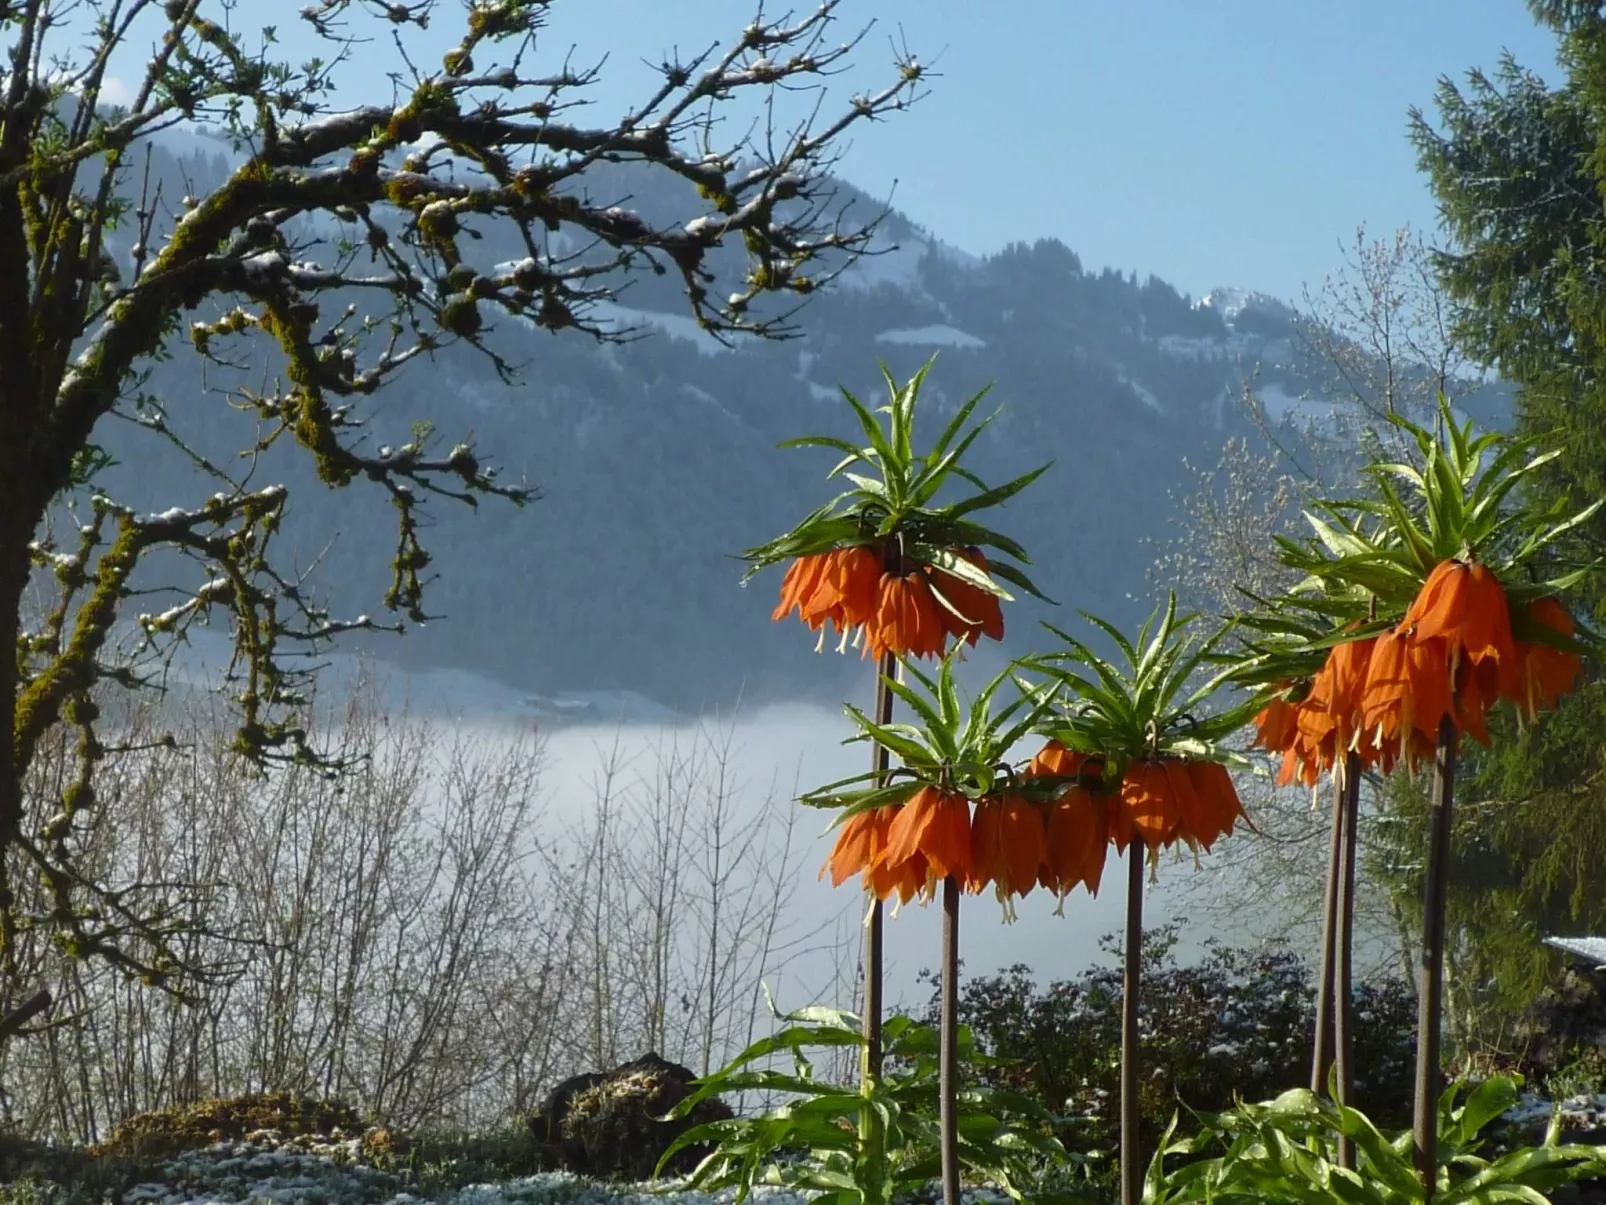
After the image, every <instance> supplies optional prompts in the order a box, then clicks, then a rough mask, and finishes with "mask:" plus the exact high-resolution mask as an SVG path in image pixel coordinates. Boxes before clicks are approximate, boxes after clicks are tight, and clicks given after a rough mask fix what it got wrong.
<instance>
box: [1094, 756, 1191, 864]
mask: <svg viewBox="0 0 1606 1205" xmlns="http://www.w3.org/2000/svg"><path fill="white" fill-rule="evenodd" d="M1181 827H1182V813H1181V811H1180V810H1179V809H1178V807H1177V798H1176V795H1175V794H1173V792H1172V788H1171V783H1170V780H1169V779H1168V777H1167V775H1166V767H1165V762H1163V761H1135V762H1133V763H1132V764H1131V765H1130V766H1128V767H1127V771H1126V777H1125V778H1123V779H1122V780H1121V792H1120V794H1119V795H1118V796H1117V797H1116V800H1115V815H1114V816H1113V817H1112V823H1111V825H1110V829H1111V836H1112V838H1113V839H1114V841H1115V848H1116V850H1117V851H1118V852H1124V851H1125V849H1126V847H1127V845H1129V844H1130V843H1131V842H1132V841H1133V840H1134V839H1136V840H1139V841H1142V842H1143V844H1144V845H1145V846H1146V847H1148V848H1149V849H1159V848H1160V847H1161V846H1162V845H1167V844H1169V843H1170V842H1172V841H1174V840H1175V839H1176V837H1177V834H1178V832H1179V831H1180V829H1181Z"/></svg>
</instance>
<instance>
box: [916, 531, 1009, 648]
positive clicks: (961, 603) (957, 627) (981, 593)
mask: <svg viewBox="0 0 1606 1205" xmlns="http://www.w3.org/2000/svg"><path fill="white" fill-rule="evenodd" d="M958 555H959V557H960V558H961V559H962V560H966V561H969V562H970V563H971V564H972V565H974V566H976V568H978V569H980V570H981V571H982V572H983V573H985V572H987V558H986V557H985V556H984V555H983V554H982V551H981V549H980V548H967V549H965V550H964V551H963V552H961V553H959V554H958ZM931 585H932V588H933V590H934V591H935V593H936V594H938V595H940V596H941V597H940V598H938V599H937V600H936V602H937V611H938V615H939V617H940V618H941V620H942V626H943V630H944V631H945V632H947V633H948V634H949V635H950V636H954V637H957V638H958V639H960V640H964V641H966V642H967V643H968V644H970V645H971V646H974V645H975V644H976V641H977V638H978V637H981V636H986V637H987V638H988V639H990V640H1002V639H1003V638H1004V608H1003V606H1002V605H1001V604H1000V602H999V598H998V595H996V594H994V593H992V592H991V591H988V590H983V589H982V588H981V587H980V586H973V585H971V584H970V583H969V582H967V581H965V580H964V579H963V578H959V577H955V576H954V575H953V574H951V573H948V572H946V571H944V570H942V569H937V568H935V567H933V568H932V569H931ZM944 600H946V601H947V603H948V605H947V606H944V605H943V602H944ZM950 608H951V609H950ZM955 611H957V612H958V614H957V615H956V614H955V613H954V612H955Z"/></svg>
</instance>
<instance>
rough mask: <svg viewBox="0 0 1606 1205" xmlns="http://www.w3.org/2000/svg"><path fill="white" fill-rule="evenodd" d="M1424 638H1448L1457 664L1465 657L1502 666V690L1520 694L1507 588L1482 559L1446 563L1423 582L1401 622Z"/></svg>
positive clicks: (1452, 661) (1450, 657)
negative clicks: (1480, 561)
mask: <svg viewBox="0 0 1606 1205" xmlns="http://www.w3.org/2000/svg"><path fill="white" fill-rule="evenodd" d="M1400 626H1401V627H1402V628H1404V629H1406V630H1407V631H1409V632H1411V633H1413V635H1412V639H1413V640H1419V641H1432V640H1442V641H1444V643H1445V648H1446V651H1447V657H1448V662H1449V665H1450V666H1451V668H1452V669H1453V668H1454V667H1456V666H1458V665H1460V664H1461V662H1462V661H1469V662H1471V663H1472V664H1474V665H1477V664H1481V663H1482V662H1484V661H1491V662H1494V663H1495V664H1496V665H1498V666H1499V667H1500V678H1499V684H1500V693H1501V694H1505V695H1508V696H1509V695H1511V694H1514V693H1515V692H1516V689H1517V680H1518V666H1517V655H1516V644H1515V641H1514V640H1513V639H1512V635H1511V614H1510V608H1509V606H1508V604H1507V602H1506V590H1505V587H1504V586H1502V585H1501V584H1500V579H1499V578H1498V577H1496V576H1495V575H1494V573H1493V571H1491V570H1490V569H1489V567H1488V566H1486V565H1483V564H1480V563H1478V562H1476V561H1474V562H1471V563H1468V562H1465V561H1457V560H1450V561H1442V562H1440V563H1439V564H1438V565H1436V566H1435V567H1434V569H1433V572H1432V573H1430V574H1429V575H1428V580H1427V581H1426V582H1424V583H1423V584H1422V589H1421V590H1420V591H1419V592H1418V594H1417V596H1416V599H1415V600H1414V601H1413V602H1412V603H1411V606H1410V608H1409V609H1408V610H1407V611H1406V613H1405V618H1404V619H1403V620H1402V621H1401V625H1400Z"/></svg>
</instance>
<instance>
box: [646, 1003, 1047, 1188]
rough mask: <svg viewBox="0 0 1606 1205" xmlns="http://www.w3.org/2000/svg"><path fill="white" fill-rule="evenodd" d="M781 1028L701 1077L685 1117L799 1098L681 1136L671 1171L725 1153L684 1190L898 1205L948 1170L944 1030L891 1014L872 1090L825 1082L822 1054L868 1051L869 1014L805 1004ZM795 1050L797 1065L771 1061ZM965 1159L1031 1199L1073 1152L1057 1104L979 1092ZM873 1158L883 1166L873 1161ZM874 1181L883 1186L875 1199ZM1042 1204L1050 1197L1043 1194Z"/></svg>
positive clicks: (979, 1174)
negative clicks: (679, 1161)
mask: <svg viewBox="0 0 1606 1205" xmlns="http://www.w3.org/2000/svg"><path fill="white" fill-rule="evenodd" d="M779 1020H780V1021H781V1023H782V1027H781V1028H780V1029H779V1030H778V1031H777V1032H776V1033H774V1034H772V1035H771V1036H769V1037H767V1038H763V1039H761V1040H759V1041H757V1042H755V1043H753V1045H751V1046H749V1047H748V1048H747V1049H746V1050H744V1051H743V1052H742V1053H741V1054H739V1055H738V1056H737V1057H736V1058H735V1059H734V1060H733V1061H732V1062H731V1063H730V1064H729V1065H727V1066H726V1067H724V1068H722V1069H720V1070H719V1071H716V1072H714V1073H713V1074H712V1075H710V1076H708V1077H707V1078H705V1079H703V1080H701V1081H700V1082H699V1083H698V1086H697V1090H696V1091H695V1092H694V1093H693V1094H692V1095H691V1096H688V1097H687V1098H686V1099H685V1100H684V1101H682V1102H681V1103H680V1104H679V1105H677V1106H676V1107H675V1109H674V1110H673V1111H672V1112H671V1114H670V1116H671V1117H684V1116H686V1115H687V1114H688V1113H690V1111H691V1110H692V1109H693V1108H695V1107H696V1105H697V1102H698V1101H700V1100H703V1099H705V1098H707V1097H709V1096H715V1095H722V1096H728V1095H732V1094H735V1093H744V1092H746V1093H782V1094H785V1095H787V1096H789V1097H790V1098H791V1099H789V1100H787V1101H786V1102H785V1103H783V1104H780V1105H777V1106H775V1107H773V1108H769V1109H766V1110H765V1111H763V1112H762V1113H760V1114H758V1115H757V1116H755V1117H738V1118H735V1119H733V1120H730V1121H715V1122H710V1123H708V1124H706V1125H702V1126H698V1127H696V1128H694V1129H691V1130H688V1131H687V1132H686V1133H684V1134H682V1135H681V1136H680V1137H679V1138H677V1139H676V1140H675V1142H674V1143H673V1144H672V1145H671V1146H670V1148H669V1149H668V1150H667V1151H666V1152H665V1153H664V1159H663V1162H662V1163H660V1165H659V1166H660V1167H662V1166H664V1164H665V1163H667V1162H668V1161H669V1159H670V1158H671V1157H672V1156H673V1155H674V1154H675V1152H676V1151H679V1150H682V1149H684V1148H686V1147H688V1146H696V1145H700V1144H703V1143H714V1144H715V1149H714V1150H713V1151H712V1152H711V1153H710V1154H709V1155H708V1156H707V1157H706V1158H705V1159H703V1161H702V1162H701V1163H700V1164H698V1166H697V1168H696V1169H695V1170H694V1171H693V1172H692V1173H691V1175H690V1176H688V1177H687V1178H686V1180H685V1181H684V1182H683V1183H681V1184H677V1185H676V1186H675V1190H676V1191H679V1190H681V1189H686V1188H692V1189H699V1190H702V1191H705V1192H714V1191H718V1190H720V1189H727V1188H734V1189H735V1190H736V1201H737V1203H738V1205H740V1203H741V1202H743V1201H745V1200H746V1199H747V1197H748V1196H749V1195H750V1194H751V1193H752V1191H753V1189H754V1188H756V1187H759V1186H761V1185H769V1186H775V1187H780V1188H787V1189H792V1190H795V1191H798V1192H805V1193H811V1194H818V1195H816V1196H814V1197H813V1200H814V1201H815V1202H816V1203H817V1205H890V1202H892V1201H894V1200H896V1199H899V1198H900V1197H904V1196H907V1195H908V1194H910V1193H912V1192H915V1191H917V1190H920V1189H923V1188H924V1187H925V1186H926V1185H928V1184H929V1183H931V1181H932V1180H933V1179H935V1178H936V1176H937V1174H938V1171H939V1169H940V1155H939V1149H938V1146H939V1134H938V1117H937V1097H938V1082H937V1080H938V1074H937V1073H938V1034H937V1029H936V1027H934V1026H931V1025H924V1024H921V1023H919V1022H917V1021H915V1020H913V1019H912V1018H910V1017H906V1016H893V1017H889V1018H887V1021H886V1024H885V1026H884V1027H883V1029H882V1040H883V1042H884V1043H885V1052H886V1065H885V1068H884V1070H883V1073H882V1074H881V1075H880V1076H878V1077H877V1078H876V1079H875V1080H874V1081H873V1082H872V1083H871V1084H869V1085H867V1086H866V1087H865V1088H864V1090H863V1091H861V1090H860V1089H859V1088H858V1087H853V1086H843V1085H840V1084H834V1083H831V1082H829V1081H827V1080H822V1079H819V1078H817V1076H816V1072H815V1065H814V1059H815V1058H818V1057H819V1056H820V1055H822V1054H829V1053H831V1052H833V1051H838V1050H841V1049H842V1048H844V1047H855V1046H862V1045H863V1043H864V1036H863V1034H862V1033H861V1032H860V1022H859V1018H858V1017H857V1016H855V1015H854V1014H852V1013H849V1012H844V1011H841V1010H838V1009H833V1008H823V1007H812V1008H804V1009H799V1010H797V1011H796V1012H791V1013H787V1014H785V1015H783V1016H780V1017H779ZM959 1049H960V1055H961V1057H962V1058H963V1059H964V1060H966V1061H978V1060H980V1059H981V1057H982V1056H980V1055H979V1054H978V1053H977V1052H976V1050H975V1046H974V1043H973V1041H972V1039H971V1035H970V1032H969V1030H968V1029H961V1031H960V1033H959ZM776 1055H784V1056H789V1057H790V1059H791V1063H792V1066H791V1069H790V1070H789V1071H783V1070H776V1069H774V1068H771V1067H766V1066H764V1065H763V1064H765V1063H766V1062H767V1061H769V1060H770V1059H772V1058H773V1057H774V1056H776ZM866 1103H868V1105H869V1107H870V1108H872V1109H873V1110H875V1112H876V1114H877V1116H878V1117H879V1118H880V1122H881V1133H882V1136H883V1137H882V1145H880V1146H879V1148H877V1147H873V1146H870V1145H868V1144H866V1143H864V1142H863V1141H861V1138H860V1135H859V1130H858V1121H859V1115H860V1110H861V1109H862V1108H863V1107H864V1106H865V1105H866ZM959 1104H960V1106H961V1107H960V1113H959V1158H960V1162H961V1164H962V1166H963V1167H964V1168H965V1169H966V1170H967V1172H968V1173H969V1177H970V1179H971V1180H972V1181H973V1182H981V1183H986V1184H991V1185H995V1186H997V1187H998V1188H999V1189H1001V1190H1002V1191H1003V1192H1005V1193H1007V1194H1008V1195H1009V1196H1010V1197H1011V1198H1012V1199H1014V1200H1016V1201H1024V1200H1025V1199H1026V1193H1027V1191H1028V1189H1029V1188H1030V1186H1032V1185H1034V1184H1036V1183H1037V1182H1038V1181H1039V1180H1040V1179H1041V1178H1042V1176H1043V1174H1044V1172H1045V1171H1046V1170H1047V1169H1049V1168H1051V1167H1054V1166H1063V1163H1064V1161H1066V1160H1068V1159H1069V1158H1070V1156H1068V1155H1067V1154H1066V1152H1065V1149H1064V1147H1062V1146H1061V1145H1060V1143H1059V1141H1058V1139H1056V1138H1055V1137H1054V1136H1053V1133H1052V1119H1051V1118H1050V1116H1049V1114H1048V1112H1047V1110H1045V1109H1043V1108H1042V1107H1041V1106H1040V1105H1038V1104H1036V1103H1035V1102H1034V1101H1032V1100H1031V1099H1030V1098H1029V1097H1026V1096H1023V1095H1021V1094H1020V1093H1017V1092H1010V1091H1006V1090H1004V1089H999V1088H970V1089H967V1090H965V1091H963V1092H961V1093H960V1097H959ZM867 1160H878V1161H879V1162H880V1163H881V1166H880V1167H876V1168H869V1167H867V1166H866V1162H867ZM866 1186H875V1187H874V1188H873V1190H872V1191H873V1194H874V1195H872V1192H871V1191H866ZM1031 1196H1032V1199H1033V1200H1034V1201H1044V1200H1046V1199H1049V1198H1045V1195H1044V1194H1042V1193H1039V1192H1032V1194H1031Z"/></svg>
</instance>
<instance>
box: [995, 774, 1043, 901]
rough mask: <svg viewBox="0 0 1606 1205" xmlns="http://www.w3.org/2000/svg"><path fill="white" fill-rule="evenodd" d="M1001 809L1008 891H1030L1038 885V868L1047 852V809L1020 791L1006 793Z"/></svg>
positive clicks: (1026, 892)
mask: <svg viewBox="0 0 1606 1205" xmlns="http://www.w3.org/2000/svg"><path fill="white" fill-rule="evenodd" d="M1000 811H1001V812H1002V814H1003V836H1004V840H1003V856H1004V864H1005V867H1006V872H1007V878H1008V881H1007V883H1005V884H1004V888H1005V891H1006V892H1008V893H1009V894H1011V895H1028V894H1030V892H1031V890H1032V888H1033V887H1035V886H1036V885H1037V868H1038V867H1039V866H1041V865H1042V864H1043V859H1044V857H1045V856H1046V854H1047V848H1046V847H1047V843H1048V834H1047V832H1046V830H1045V826H1044V824H1043V813H1042V810H1041V809H1040V808H1038V807H1037V806H1036V805H1035V804H1033V803H1031V802H1030V801H1029V800H1026V799H1022V798H1021V797H1020V796H1018V795H1011V796H1006V797H1005V799H1004V801H1003V803H1002V805H1001V807H1000Z"/></svg>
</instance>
